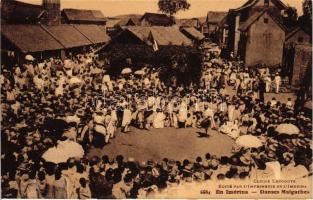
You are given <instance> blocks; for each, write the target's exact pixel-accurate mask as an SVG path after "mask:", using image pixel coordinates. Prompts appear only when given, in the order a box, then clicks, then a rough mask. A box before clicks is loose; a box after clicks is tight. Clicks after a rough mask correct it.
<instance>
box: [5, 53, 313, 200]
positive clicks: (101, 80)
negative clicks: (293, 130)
mask: <svg viewBox="0 0 313 200" xmlns="http://www.w3.org/2000/svg"><path fill="white" fill-rule="evenodd" d="M97 59H98V55H97V54H95V53H94V52H88V53H86V54H80V55H77V56H72V58H71V59H66V60H64V61H62V60H61V59H58V58H51V59H47V60H45V61H43V62H40V63H37V62H36V61H28V62H27V63H25V64H23V65H16V66H2V74H1V77H0V81H1V88H2V93H1V100H2V103H1V109H2V116H1V124H2V126H1V136H2V140H1V142H2V153H1V160H2V171H1V177H2V178H1V181H2V196H3V197H5V198H17V197H20V198H140V197H141V198H144V197H147V196H149V195H153V194H154V193H156V192H160V191H166V190H167V189H168V188H170V187H175V186H177V185H178V184H182V183H183V182H192V181H206V180H210V179H212V180H214V179H216V180H222V179H230V178H232V179H235V178H238V179H247V178H252V177H257V178H258V179H260V178H266V176H271V175H273V173H274V174H275V176H277V177H282V178H283V177H291V176H297V178H302V177H305V176H308V175H310V173H311V172H312V166H311V163H312V147H311V136H312V134H311V131H312V123H311V119H310V118H307V117H306V116H305V115H304V113H303V112H301V111H299V110H297V109H295V108H296V107H297V105H294V104H295V103H294V101H292V100H291V99H288V100H286V101H283V102H281V101H278V100H276V99H275V98H273V99H271V100H270V101H265V100H264V92H269V91H270V89H271V88H270V85H271V84H269V83H270V81H272V80H273V81H274V82H275V92H276V93H279V92H280V85H281V78H280V76H279V73H275V74H270V73H269V71H268V70H257V69H247V70H245V69H244V68H242V67H240V63H238V62H227V61H223V60H221V59H220V58H215V59H211V61H210V62H209V64H208V65H207V66H205V67H203V72H202V77H201V80H200V82H199V83H198V84H197V83H194V84H190V85H188V86H185V85H179V84H178V85H177V84H174V85H171V86H169V85H165V84H164V83H163V82H162V81H161V80H160V77H159V71H158V69H157V68H154V67H145V68H143V69H141V70H140V73H136V72H135V73H132V72H131V70H130V71H127V73H123V74H121V75H120V76H118V77H111V76H110V75H108V74H107V73H106V72H105V70H103V69H102V68H101V67H99V66H98V64H97ZM271 76H273V77H274V78H273V79H271ZM282 123H288V124H294V125H296V126H297V127H298V128H299V129H300V133H299V134H297V135H284V134H279V133H278V132H277V131H275V128H276V127H277V126H278V125H279V124H282ZM164 127H173V128H178V129H179V128H189V127H191V128H204V129H205V132H206V134H207V135H210V133H211V132H214V131H218V132H220V133H223V134H227V135H229V136H230V137H232V138H233V139H236V138H238V137H240V136H241V135H254V136H257V137H258V138H259V139H260V140H261V141H262V143H263V146H262V147H259V148H249V149H247V148H243V147H240V146H236V145H235V146H234V148H233V155H232V156H230V157H226V156H223V157H221V158H219V157H216V156H214V155H210V153H207V154H206V155H202V156H203V157H202V156H199V157H197V158H196V159H195V161H192V160H184V161H179V160H172V159H169V158H164V159H163V160H162V161H153V160H148V161H146V162H142V163H140V162H137V161H136V160H135V159H133V158H127V159H124V157H123V156H122V155H119V156H117V157H116V158H109V157H108V156H103V157H101V158H99V157H93V158H89V159H88V158H87V157H86V156H84V157H82V158H69V159H68V161H67V162H63V163H51V162H46V161H45V160H44V159H43V158H42V154H43V153H44V152H45V151H47V150H48V149H49V148H51V147H54V146H56V145H57V144H58V143H59V142H60V141H64V140H71V141H75V142H77V143H79V144H81V145H82V147H83V148H84V150H85V154H87V153H88V151H89V150H90V148H102V147H103V146H104V145H107V144H109V142H110V140H111V139H114V137H115V134H126V133H128V132H131V131H132V129H135V128H139V129H147V130H149V129H151V128H156V129H158V128H164ZM119 129H121V133H120V132H119V131H118V130H119ZM213 130H214V131H213ZM130 134H131V133H130ZM269 165H271V166H275V167H276V168H277V169H279V170H278V171H279V173H278V172H277V171H275V172H272V173H268V170H270V168H273V167H269ZM275 167H274V168H275ZM265 171H266V172H267V173H265ZM295 171H296V172H297V173H294V174H293V173H292V172H295Z"/></svg>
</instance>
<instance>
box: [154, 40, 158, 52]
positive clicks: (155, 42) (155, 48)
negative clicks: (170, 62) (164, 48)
mask: <svg viewBox="0 0 313 200" xmlns="http://www.w3.org/2000/svg"><path fill="white" fill-rule="evenodd" d="M153 50H154V51H158V50H159V46H158V43H157V41H156V40H153Z"/></svg>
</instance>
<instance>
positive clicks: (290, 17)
mask: <svg viewBox="0 0 313 200" xmlns="http://www.w3.org/2000/svg"><path fill="white" fill-rule="evenodd" d="M285 14H286V15H285V16H284V24H285V25H286V26H287V27H293V26H295V25H296V23H297V20H298V13H297V9H296V8H295V7H290V6H289V7H288V8H287V10H286V11H285Z"/></svg>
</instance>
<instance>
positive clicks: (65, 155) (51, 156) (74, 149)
mask: <svg viewBox="0 0 313 200" xmlns="http://www.w3.org/2000/svg"><path fill="white" fill-rule="evenodd" d="M84 153H85V152H84V149H83V148H82V146H81V145H80V144H78V143H76V142H73V141H70V140H65V141H61V142H59V143H58V145H57V146H56V147H51V148H50V149H48V150H47V151H46V152H45V153H44V154H43V155H42V158H43V159H45V161H47V162H52V163H55V164H58V163H62V162H67V160H68V159H69V158H82V157H83V156H84Z"/></svg>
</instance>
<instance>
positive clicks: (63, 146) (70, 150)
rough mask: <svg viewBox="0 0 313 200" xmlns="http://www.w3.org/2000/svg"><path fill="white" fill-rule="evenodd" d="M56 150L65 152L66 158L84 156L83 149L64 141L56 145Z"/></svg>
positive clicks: (69, 141) (78, 145)
mask: <svg viewBox="0 0 313 200" xmlns="http://www.w3.org/2000/svg"><path fill="white" fill-rule="evenodd" d="M57 149H60V151H62V152H65V155H66V156H67V157H68V158H82V157H83V156H84V154H85V151H84V149H83V147H82V146H81V145H80V144H78V143H77V142H74V141H71V140H65V141H61V142H59V143H58V146H57Z"/></svg>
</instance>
